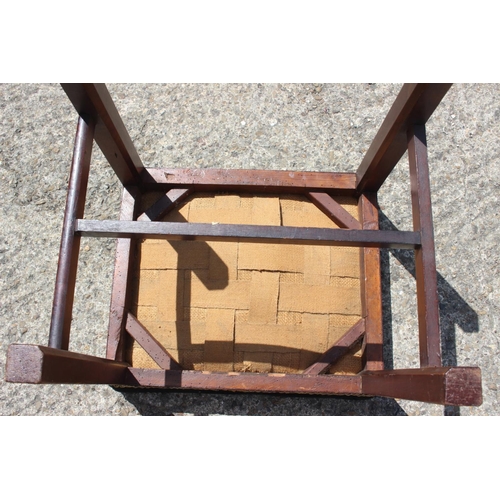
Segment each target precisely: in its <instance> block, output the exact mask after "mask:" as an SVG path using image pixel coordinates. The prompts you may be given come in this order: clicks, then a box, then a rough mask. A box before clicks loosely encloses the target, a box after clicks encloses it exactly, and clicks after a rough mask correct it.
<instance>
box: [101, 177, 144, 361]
mask: <svg viewBox="0 0 500 500" xmlns="http://www.w3.org/2000/svg"><path fill="white" fill-rule="evenodd" d="M138 196H139V190H138V188H135V187H133V186H132V187H129V188H124V189H123V194H122V205H121V209H120V220H134V214H135V206H136V198H137V197H138ZM133 245H134V241H133V240H132V239H131V238H118V239H117V241H116V257H115V272H114V274H113V287H112V291H111V304H110V307H109V323H108V341H107V345H106V357H107V358H108V359H116V360H118V361H123V360H124V359H125V349H126V346H125V322H126V318H127V315H126V311H127V310H128V309H129V307H130V303H129V302H130V297H129V282H130V276H131V266H132V260H133V255H132V250H133Z"/></svg>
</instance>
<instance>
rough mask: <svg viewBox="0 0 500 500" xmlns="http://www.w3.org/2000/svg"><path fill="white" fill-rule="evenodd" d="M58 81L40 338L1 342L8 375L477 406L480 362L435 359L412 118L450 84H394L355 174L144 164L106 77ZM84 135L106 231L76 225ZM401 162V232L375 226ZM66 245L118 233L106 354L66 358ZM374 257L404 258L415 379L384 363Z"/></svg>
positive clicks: (427, 112)
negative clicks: (61, 127) (68, 118)
mask: <svg viewBox="0 0 500 500" xmlns="http://www.w3.org/2000/svg"><path fill="white" fill-rule="evenodd" d="M62 87H63V89H64V91H65V92H66V94H67V96H68V97H69V99H70V101H71V102H72V104H73V105H74V107H75V108H76V111H77V112H78V114H79V120H78V127H77V132H76V139H75V146H74V153H73V160H72V166H71V175H70V180H69V187H68V196H67V202H66V210H65V215H64V223H63V231H62V239H61V248H60V255H59V261H58V268H57V276H56V285H55V293H54V302H53V310H52V319H51V326H50V334H49V343H48V346H47V347H46V346H39V345H22V344H13V345H11V346H9V349H8V354H7V367H6V380H7V381H8V382H15V383H31V384H46V383H53V384H55V383H57V384H59V383H65V384H67V383H74V384H111V385H114V386H123V387H136V388H141V387H155V388H165V389H172V388H175V389H196V390H221V391H249V392H284V393H302V394H324V395H357V396H384V397H391V398H401V399H410V400H416V401H424V402H430V403H438V404H443V405H457V406H458V405H473V406H475V405H480V404H481V402H482V393H481V374H480V370H479V368H476V367H450V366H448V367H445V366H442V363H441V338H440V327H439V302H438V293H437V275H436V264H435V253H434V235H433V226H432V213H431V197H430V182H429V167H428V162H427V143H426V132H425V123H426V122H427V120H428V119H429V117H430V116H431V114H432V113H433V111H434V110H435V108H436V107H437V106H438V104H439V103H440V101H441V100H442V99H443V97H444V96H445V94H446V92H447V91H448V90H449V88H450V87H451V84H423V83H419V84H405V85H404V86H403V87H402V89H401V91H400V93H399V95H398V96H397V98H396V100H395V102H394V104H393V106H392V108H391V109H390V111H389V113H388V114H387V116H386V118H385V120H384V122H383V123H382V125H381V127H380V129H379V131H378V133H377V135H376V137H375V138H374V140H373V142H372V144H371V146H370V148H369V149H368V151H367V153H366V155H365V157H364V159H363V160H362V162H361V164H360V166H359V168H358V170H357V172H356V173H326V172H293V171H259V170H222V169H152V168H145V167H144V166H143V165H142V163H141V160H140V158H139V155H138V154H137V152H136V150H135V148H134V146H133V144H132V140H131V138H130V136H129V134H128V133H127V131H126V129H125V126H124V124H123V122H122V120H121V118H120V116H119V114H118V111H117V109H116V107H115V105H114V103H113V101H112V99H111V96H110V94H109V92H108V90H107V89H106V87H105V85H104V84H62ZM94 140H95V141H96V143H97V145H98V146H99V147H100V149H101V150H102V152H103V154H104V155H105V157H106V159H107V161H108V162H109V164H110V165H111V167H112V168H113V170H114V171H115V173H116V175H117V176H118V178H119V180H120V182H121V183H122V184H123V186H124V189H123V197H122V205H121V212H120V219H119V220H117V221H97V220H86V219H84V218H83V215H84V213H83V212H84V205H85V197H86V188H87V180H88V175H89V169H90V160H91V151H92V144H93V141H94ZM406 151H408V158H409V169H410V183H411V203H412V213H413V231H394V230H391V231H387V230H380V229H379V214H378V205H377V191H378V190H379V189H380V187H381V186H382V184H383V183H384V181H385V180H386V178H387V177H388V175H389V174H390V173H391V171H392V170H393V168H394V167H395V166H396V164H397V163H398V161H399V160H400V158H401V157H402V156H403V154H404V153H405V152H406ZM82 237H84V238H86V237H99V238H117V249H116V259H115V271H114V278H113V285H112V295H111V306H110V315H109V329H108V339H107V346H106V358H100V357H95V356H88V355H84V354H79V353H76V352H71V351H69V350H68V348H69V339H70V326H71V316H72V306H73V297H74V291H75V282H76V273H77V262H78V256H79V247H80V240H81V238H82ZM380 248H404V249H411V250H413V251H414V254H415V268H416V283H417V304H418V325H419V331H418V339H419V351H420V368H412V369H394V370H387V369H385V368H384V359H383V327H382V308H383V303H382V290H381V274H380Z"/></svg>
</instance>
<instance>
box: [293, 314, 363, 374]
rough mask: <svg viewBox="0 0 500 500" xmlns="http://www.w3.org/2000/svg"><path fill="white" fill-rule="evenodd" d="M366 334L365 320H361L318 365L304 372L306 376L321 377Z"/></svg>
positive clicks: (323, 356)
mask: <svg viewBox="0 0 500 500" xmlns="http://www.w3.org/2000/svg"><path fill="white" fill-rule="evenodd" d="M364 333H365V320H364V319H360V320H359V321H358V322H357V323H356V324H355V325H354V326H352V327H351V328H349V330H347V332H346V333H345V334H344V335H342V337H340V339H339V340H337V342H335V344H334V345H333V346H332V347H330V349H328V350H327V351H325V352H324V353H323V354H322V355H321V356H320V358H319V359H318V361H316V363H314V364H312V365H311V366H309V367H308V368H306V369H305V370H304V372H303V373H304V375H321V374H322V373H325V372H326V370H328V368H330V366H331V365H333V364H334V363H336V362H337V361H338V360H339V359H340V358H342V356H344V354H347V352H349V349H350V348H351V347H352V346H353V345H354V344H355V343H356V342H357V341H358V340H359V339H360V338H361V337H362V335H363V334H364Z"/></svg>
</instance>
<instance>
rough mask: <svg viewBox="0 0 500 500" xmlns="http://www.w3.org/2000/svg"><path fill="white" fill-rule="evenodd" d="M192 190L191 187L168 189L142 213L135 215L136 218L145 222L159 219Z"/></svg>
mask: <svg viewBox="0 0 500 500" xmlns="http://www.w3.org/2000/svg"><path fill="white" fill-rule="evenodd" d="M192 192H193V190H192V189H170V190H169V191H168V192H167V193H165V195H164V196H162V197H161V198H160V199H159V200H158V201H156V202H155V203H154V204H153V205H152V206H151V207H149V208H148V209H147V210H146V211H145V212H144V213H143V214H141V215H140V216H139V217H137V220H138V221H146V222H147V221H155V220H158V219H161V218H162V217H164V216H165V215H166V214H167V213H168V212H170V210H173V209H174V208H175V207H177V206H178V205H179V203H181V202H182V201H184V200H185V199H186V198H187V197H188V196H189V195H190V194H191V193H192Z"/></svg>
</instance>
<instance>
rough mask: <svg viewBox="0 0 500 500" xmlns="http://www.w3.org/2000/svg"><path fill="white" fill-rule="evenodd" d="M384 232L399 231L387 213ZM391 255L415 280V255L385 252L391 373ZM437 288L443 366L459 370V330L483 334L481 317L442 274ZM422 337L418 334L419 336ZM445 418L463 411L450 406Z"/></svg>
mask: <svg viewBox="0 0 500 500" xmlns="http://www.w3.org/2000/svg"><path fill="white" fill-rule="evenodd" d="M379 218H380V229H384V230H389V231H397V230H398V229H397V227H396V226H395V225H394V224H393V223H392V222H391V221H390V220H389V219H388V218H387V216H386V215H385V214H384V213H383V212H379ZM389 255H392V256H393V257H394V258H395V259H397V260H398V262H399V263H400V264H401V265H402V266H403V267H404V268H405V269H406V270H407V271H408V272H409V273H410V274H411V275H412V276H413V278H415V259H414V252H413V251H411V250H401V249H393V248H391V249H382V250H381V252H380V265H381V275H382V300H383V304H384V308H383V311H384V315H383V330H384V363H385V366H386V368H387V369H389V370H390V369H392V368H393V367H394V359H393V330H392V309H391V271H390V262H389ZM437 285H438V296H439V321H440V326H441V353H442V362H443V366H457V341H456V331H455V329H456V326H459V327H460V328H461V330H462V331H464V332H466V333H476V332H478V331H479V317H478V315H477V313H476V312H475V311H474V309H472V308H471V307H470V306H469V304H467V302H466V301H465V300H464V299H463V298H462V297H461V296H460V294H459V293H458V292H457V291H456V290H455V289H454V288H453V287H452V286H451V285H450V284H449V283H448V282H447V281H446V279H445V278H444V277H443V276H442V275H441V274H440V273H439V272H438V273H437ZM415 334H416V335H418V332H415ZM444 414H445V415H449V416H454V415H460V407H458V406H446V407H445V409H444Z"/></svg>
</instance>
